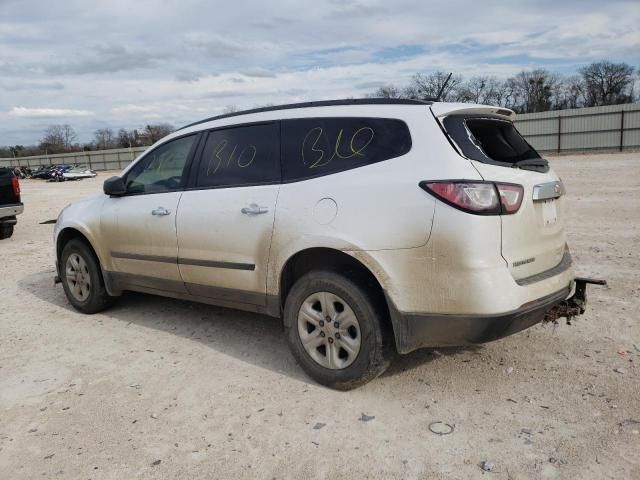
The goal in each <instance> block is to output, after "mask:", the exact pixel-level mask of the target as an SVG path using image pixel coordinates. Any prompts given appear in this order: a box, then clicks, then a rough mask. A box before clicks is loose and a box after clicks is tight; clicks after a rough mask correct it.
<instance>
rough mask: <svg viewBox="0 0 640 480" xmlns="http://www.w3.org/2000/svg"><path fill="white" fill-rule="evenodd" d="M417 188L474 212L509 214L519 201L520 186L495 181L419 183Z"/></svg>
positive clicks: (520, 194)
mask: <svg viewBox="0 0 640 480" xmlns="http://www.w3.org/2000/svg"><path fill="white" fill-rule="evenodd" d="M420 187H421V188H422V189H424V190H426V191H427V192H429V193H431V194H432V195H434V196H435V197H437V198H438V199H440V200H442V201H443V202H445V203H447V204H449V205H451V206H452V207H455V208H457V209H459V210H463V211H465V212H469V213H474V214H476V215H510V214H512V213H516V212H517V211H518V209H519V208H520V205H521V204H522V197H523V193H524V189H523V188H522V186H521V185H514V184H511V183H494V182H467V181H464V180H456V181H449V180H447V181H435V182H429V181H424V182H420Z"/></svg>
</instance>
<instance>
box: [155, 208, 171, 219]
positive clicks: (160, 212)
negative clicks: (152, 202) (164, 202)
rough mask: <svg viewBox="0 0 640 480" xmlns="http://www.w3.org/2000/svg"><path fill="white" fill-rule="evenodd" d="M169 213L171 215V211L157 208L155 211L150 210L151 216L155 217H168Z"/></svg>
mask: <svg viewBox="0 0 640 480" xmlns="http://www.w3.org/2000/svg"><path fill="white" fill-rule="evenodd" d="M170 213H171V210H167V209H166V208H164V207H158V208H156V209H155V210H151V215H156V216H158V217H162V216H164V215H169V214H170Z"/></svg>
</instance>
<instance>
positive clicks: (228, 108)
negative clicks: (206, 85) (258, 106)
mask: <svg viewBox="0 0 640 480" xmlns="http://www.w3.org/2000/svg"><path fill="white" fill-rule="evenodd" d="M238 110H239V108H238V107H237V106H236V105H227V106H226V107H224V110H222V113H223V114H225V115H226V114H227V113H236V112H237V111H238Z"/></svg>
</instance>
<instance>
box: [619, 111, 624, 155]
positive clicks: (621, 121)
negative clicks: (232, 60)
mask: <svg viewBox="0 0 640 480" xmlns="http://www.w3.org/2000/svg"><path fill="white" fill-rule="evenodd" d="M623 148H624V110H620V151H622V149H623Z"/></svg>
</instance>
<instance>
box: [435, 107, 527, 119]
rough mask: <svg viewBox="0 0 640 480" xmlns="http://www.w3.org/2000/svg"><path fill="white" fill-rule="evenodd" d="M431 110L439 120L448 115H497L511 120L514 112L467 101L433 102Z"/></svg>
mask: <svg viewBox="0 0 640 480" xmlns="http://www.w3.org/2000/svg"><path fill="white" fill-rule="evenodd" d="M430 108H431V111H432V112H433V114H434V115H435V116H436V118H438V119H439V120H442V118H443V117H448V116H449V115H482V114H486V115H497V116H499V117H503V118H504V119H506V120H511V121H513V120H514V119H515V117H516V113H515V112H514V111H513V110H510V109H508V108H502V107H492V106H491V105H475V104H469V103H434V104H433V105H431V107H430Z"/></svg>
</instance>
